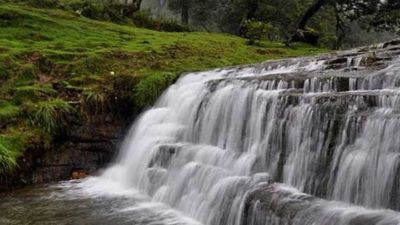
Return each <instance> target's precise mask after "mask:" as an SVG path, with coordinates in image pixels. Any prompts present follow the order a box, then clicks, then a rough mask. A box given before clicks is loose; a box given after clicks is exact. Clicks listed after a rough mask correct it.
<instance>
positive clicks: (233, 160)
mask: <svg viewBox="0 0 400 225" xmlns="http://www.w3.org/2000/svg"><path fill="white" fill-rule="evenodd" d="M78 186H79V191H80V192H84V193H92V194H93V195H94V196H97V197H99V196H104V195H113V194H114V195H116V196H125V195H126V194H127V195H134V196H142V197H140V201H139V200H138V202H140V203H137V204H136V203H135V204H133V203H131V204H133V206H132V207H130V208H128V209H126V210H124V213H128V214H129V213H136V214H135V215H140V218H142V220H140V221H141V222H138V221H136V222H135V223H133V222H132V224H168V225H172V224H204V225H375V224H376V225H395V224H400V40H395V41H391V42H387V43H384V44H380V45H377V46H370V47H365V48H359V49H355V50H350V51H344V52H338V53H336V54H328V55H322V56H319V57H310V58H295V59H287V60H279V61H270V62H266V63H263V64H258V65H252V66H243V67H234V68H228V69H220V70H214V71H208V72H200V73H191V74H187V75H185V76H183V77H182V78H181V79H180V80H178V81H177V82H176V83H175V84H174V85H172V86H171V87H170V88H169V89H168V90H167V91H166V92H165V93H164V94H163V95H162V97H161V98H160V99H159V100H158V102H157V103H156V104H155V106H154V107H152V108H151V109H149V110H147V111H146V112H144V113H143V115H141V117H140V118H138V120H137V121H136V122H135V123H134V125H133V126H132V128H131V130H130V131H129V133H128V135H127V136H126V139H125V142H124V144H123V146H122V149H121V152H120V154H119V156H118V159H117V160H116V163H115V165H114V166H112V167H111V168H109V169H107V170H106V171H105V172H104V173H103V175H102V176H100V177H95V178H89V179H88V180H86V181H84V182H83V183H79V184H78ZM123 199H125V197H124V198H123ZM121 201H122V200H118V201H113V204H118V202H120V204H121ZM122 202H123V204H124V205H129V204H128V203H127V202H126V200H123V201H122ZM138 209H141V210H142V211H140V212H141V214H138V213H137V212H138ZM143 210H145V211H143ZM154 210H156V211H157V212H158V214H157V213H156V214H157V215H158V217H157V216H154V215H153V214H151V213H150V212H152V211H154ZM146 213H147V214H146ZM124 215H125V214H124ZM145 215H151V216H150V217H154V218H156V219H153V220H148V222H146V220H145V219H143V218H145V217H146V216H145ZM160 215H161V216H160ZM149 221H150V222H149ZM125 222H126V221H125ZM128 222H129V221H128ZM128 222H127V223H126V224H129V223H128ZM88 224H90V223H88ZM98 224H102V223H98ZM105 224H106V223H105ZM119 224H125V223H123V222H121V223H119Z"/></svg>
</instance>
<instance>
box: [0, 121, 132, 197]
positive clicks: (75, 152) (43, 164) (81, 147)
mask: <svg viewBox="0 0 400 225" xmlns="http://www.w3.org/2000/svg"><path fill="white" fill-rule="evenodd" d="M128 124H129V123H126V122H125V121H123V120H122V119H121V120H118V121H112V122H104V121H103V122H96V123H90V124H84V125H83V124H82V125H72V126H71V127H70V129H69V132H68V134H66V135H64V136H62V137H59V138H58V139H60V140H59V141H57V143H56V144H54V145H53V146H51V148H50V149H46V150H44V149H43V148H42V147H37V146H33V147H31V148H30V149H27V150H26V152H25V155H24V156H23V157H22V158H20V159H19V160H20V163H19V165H21V166H20V167H19V168H18V169H17V170H16V171H15V172H13V173H12V175H7V176H0V192H1V191H6V190H10V189H13V188H17V187H21V186H25V185H31V184H41V183H49V182H54V181H60V180H68V179H80V178H84V177H86V176H88V175H93V174H96V173H97V172H98V171H99V170H100V169H102V168H104V167H106V166H107V165H108V164H109V163H110V162H111V160H112V158H113V157H114V156H115V154H116V152H117V150H118V148H119V145H120V142H121V141H122V137H123V131H124V130H125V128H126V126H127V125H128Z"/></svg>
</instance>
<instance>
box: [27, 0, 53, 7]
mask: <svg viewBox="0 0 400 225" xmlns="http://www.w3.org/2000/svg"><path fill="white" fill-rule="evenodd" d="M27 2H28V3H29V4H30V5H32V6H35V7H39V8H56V7H57V6H58V4H59V0H27Z"/></svg>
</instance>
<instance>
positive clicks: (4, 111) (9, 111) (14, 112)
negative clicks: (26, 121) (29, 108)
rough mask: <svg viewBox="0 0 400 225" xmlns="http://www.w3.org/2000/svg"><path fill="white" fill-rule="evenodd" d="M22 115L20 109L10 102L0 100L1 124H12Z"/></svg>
mask: <svg viewBox="0 0 400 225" xmlns="http://www.w3.org/2000/svg"><path fill="white" fill-rule="evenodd" d="M19 113H20V108H19V107H17V106H15V105H13V104H11V103H10V102H7V101H4V100H0V124H1V123H3V124H4V123H7V122H8V123H10V121H11V120H12V119H15V118H16V117H17V116H18V115H19Z"/></svg>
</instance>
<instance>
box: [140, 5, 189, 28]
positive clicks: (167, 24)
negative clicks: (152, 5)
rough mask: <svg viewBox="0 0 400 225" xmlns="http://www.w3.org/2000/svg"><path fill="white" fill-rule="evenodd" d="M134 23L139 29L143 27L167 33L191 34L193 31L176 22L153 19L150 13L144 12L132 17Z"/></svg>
mask: <svg viewBox="0 0 400 225" xmlns="http://www.w3.org/2000/svg"><path fill="white" fill-rule="evenodd" d="M132 21H133V23H134V24H135V25H136V26H137V27H143V28H147V29H152V30H158V31H167V32H189V31H191V29H190V28H189V27H188V26H184V25H181V24H179V22H177V21H176V20H172V19H164V18H153V16H152V14H151V12H150V11H147V10H142V11H138V12H136V13H135V14H134V15H133V16H132Z"/></svg>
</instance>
